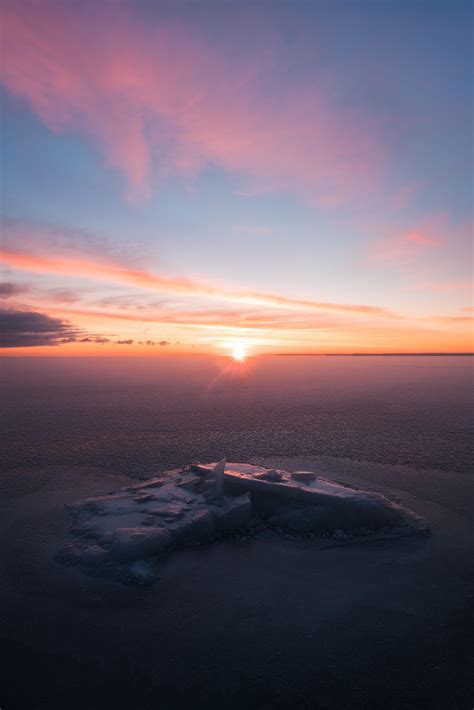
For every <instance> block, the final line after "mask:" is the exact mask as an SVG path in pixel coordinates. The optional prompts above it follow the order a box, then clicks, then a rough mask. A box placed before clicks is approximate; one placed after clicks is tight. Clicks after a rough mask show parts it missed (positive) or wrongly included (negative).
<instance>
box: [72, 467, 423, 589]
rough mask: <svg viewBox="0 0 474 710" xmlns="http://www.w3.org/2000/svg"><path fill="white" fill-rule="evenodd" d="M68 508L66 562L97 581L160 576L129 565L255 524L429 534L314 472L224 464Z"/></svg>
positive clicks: (331, 532)
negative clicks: (106, 577) (70, 523)
mask: <svg viewBox="0 0 474 710" xmlns="http://www.w3.org/2000/svg"><path fill="white" fill-rule="evenodd" d="M67 508H68V510H69V512H70V514H71V516H72V518H73V528H72V530H71V541H70V542H68V543H67V544H65V545H64V546H63V547H62V549H61V550H60V553H59V555H58V557H59V559H60V560H61V561H62V562H65V563H66V564H78V565H79V566H80V567H81V568H82V569H84V570H85V571H86V572H88V573H90V574H105V575H115V576H118V577H119V578H124V575H125V578H126V579H127V580H130V579H132V580H133V579H139V580H140V581H139V583H145V581H146V580H147V579H149V580H153V579H154V578H155V577H154V576H153V575H152V574H151V573H150V574H148V573H147V574H138V573H137V571H136V570H137V569H140V570H142V567H143V566H142V567H137V568H136V567H134V568H133V570H135V571H133V570H132V571H131V567H130V565H134V564H135V566H136V563H137V561H139V560H150V559H153V558H157V557H159V556H160V555H162V554H163V553H165V552H167V551H170V550H173V549H177V548H179V547H183V546H187V545H193V544H200V543H203V542H209V541H212V540H214V539H216V538H217V537H219V536H220V535H222V534H223V533H228V532H238V531H242V530H245V529H246V527H247V526H248V524H249V521H250V519H251V517H252V518H255V519H256V520H258V521H259V524H262V523H263V524H264V525H267V526H268V527H270V528H273V529H277V530H279V531H286V532H291V533H296V534H304V535H307V534H316V535H324V536H333V537H334V538H336V539H338V540H340V539H346V538H348V537H351V536H354V535H368V534H373V533H376V532H380V531H384V532H387V531H389V532H390V533H391V534H406V533H413V532H423V531H426V525H425V524H424V522H423V521H422V520H421V519H420V518H418V517H417V516H415V515H414V514H413V513H411V512H410V511H408V510H405V509H404V508H402V507H400V506H399V505H396V504H395V503H393V502H391V501H390V500H388V499H387V498H385V497H384V496H382V495H380V494H378V493H373V492H370V491H361V490H358V489H355V488H351V487H349V486H346V485H341V484H339V483H334V482H333V481H329V480H327V479H325V478H323V477H321V476H320V475H317V474H316V473H314V472H312V471H296V472H294V473H291V472H288V471H284V470H280V469H278V470H277V469H268V468H264V467H263V466H252V465H250V464H244V463H225V461H224V460H222V461H220V462H219V463H218V464H215V463H205V464H192V465H191V466H189V468H188V469H187V470H182V471H170V472H168V473H167V474H163V475H162V476H160V478H156V479H151V480H149V481H146V482H143V483H140V484H136V485H133V486H129V487H127V488H124V489H120V490H118V491H115V492H113V493H111V494H109V495H105V496H99V497H96V498H88V499H86V500H83V501H79V502H77V503H73V504H71V505H69V506H67ZM128 567H130V569H129V571H128V572H127V571H126V568H128ZM143 569H145V568H143ZM146 569H147V570H148V569H149V566H147V567H146ZM144 580H145V581H144ZM137 583H138V582H137Z"/></svg>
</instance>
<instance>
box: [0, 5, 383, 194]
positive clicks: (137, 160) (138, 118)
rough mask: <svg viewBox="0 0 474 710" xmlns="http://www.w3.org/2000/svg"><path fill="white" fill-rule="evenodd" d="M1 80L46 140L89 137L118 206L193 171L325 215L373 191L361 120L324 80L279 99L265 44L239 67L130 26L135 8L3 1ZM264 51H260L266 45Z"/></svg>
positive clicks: (173, 33) (163, 32) (184, 32)
mask: <svg viewBox="0 0 474 710" xmlns="http://www.w3.org/2000/svg"><path fill="white" fill-rule="evenodd" d="M2 15H3V21H4V27H5V30H4V33H5V41H4V52H3V56H4V61H3V63H2V68H1V74H0V76H1V80H2V81H3V83H4V85H5V86H6V88H7V89H8V90H9V91H10V92H12V93H13V94H15V95H16V96H18V97H21V98H22V99H24V100H25V101H26V102H27V103H28V105H29V107H30V108H31V110H32V111H33V112H34V113H35V114H36V116H38V117H39V118H40V119H41V120H42V121H43V122H44V123H45V124H46V125H47V126H48V127H49V128H50V129H51V130H53V131H56V132H65V131H67V132H69V133H76V134H80V135H85V136H87V137H88V138H90V139H92V140H93V142H94V143H95V144H96V146H97V147H98V149H99V150H100V152H101V153H102V154H103V156H104V157H105V160H106V163H107V165H109V166H110V167H111V168H114V169H117V170H118V171H120V172H121V173H122V174H123V175H124V176H125V177H126V181H127V185H128V193H127V194H128V197H129V198H130V199H143V198H146V197H148V196H149V195H150V194H151V191H152V188H153V185H154V180H155V179H156V177H157V176H161V177H166V176H167V175H168V174H176V175H179V176H181V177H184V178H190V177H192V176H194V175H196V174H197V173H198V172H199V171H200V170H202V169H203V168H204V167H205V166H207V165H216V166H218V167H219V168H223V169H225V170H230V171H233V172H236V173H238V174H239V175H241V176H242V178H243V180H244V183H245V185H246V189H248V190H251V191H260V190H280V189H289V190H297V191H298V192H299V193H300V194H302V195H303V196H304V197H305V198H306V199H307V200H309V201H310V202H319V203H323V204H334V205H335V204H339V203H343V202H345V201H347V200H351V199H353V198H354V197H356V196H358V197H360V195H361V194H363V193H365V192H367V191H370V190H371V189H372V188H373V187H374V185H376V184H377V179H376V178H377V175H378V169H379V167H380V161H381V155H380V150H379V148H378V147H377V145H376V143H375V141H374V138H373V136H374V132H375V126H374V125H373V124H372V122H371V121H370V120H369V118H368V117H363V116H361V115H360V114H358V113H356V112H353V111H351V110H350V109H348V108H341V107H335V106H334V105H333V103H332V101H331V99H330V96H329V91H328V90H327V89H326V88H324V83H323V82H322V81H321V83H320V84H318V83H316V82H315V81H313V82H312V83H306V84H303V83H299V84H298V83H297V82H296V81H295V83H294V84H293V86H291V87H288V86H286V87H285V88H284V89H283V88H282V87H281V86H280V85H279V84H278V82H277V81H275V79H274V77H275V76H278V71H279V68H278V60H277V53H276V52H274V51H273V48H272V42H270V43H269V46H265V47H262V48H261V50H260V51H259V52H256V51H252V52H250V55H249V56H248V57H247V58H246V60H240V61H235V57H233V56H232V52H231V51H228V50H226V49H225V47H220V48H219V49H216V48H215V47H211V46H210V45H209V44H208V43H207V42H206V41H205V40H204V38H203V37H201V36H200V35H199V34H198V33H197V32H196V31H192V30H190V29H189V28H187V27H185V26H183V25H180V24H178V23H174V22H170V21H169V20H164V19H163V18H159V19H157V20H156V21H155V22H154V23H153V24H152V26H150V25H149V24H147V23H146V22H145V21H143V19H140V17H139V15H138V14H137V6H132V5H129V6H125V5H122V4H119V3H113V22H110V19H111V17H112V13H111V10H110V6H109V5H108V4H107V3H106V4H105V5H100V4H97V5H91V4H89V3H86V4H85V5H83V6H81V5H80V4H79V3H52V2H49V1H48V0H44V1H43V2H38V3H16V4H15V3H7V4H4V5H3V6H2ZM272 41H273V40H272Z"/></svg>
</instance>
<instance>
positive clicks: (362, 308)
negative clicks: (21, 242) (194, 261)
mask: <svg viewBox="0 0 474 710" xmlns="http://www.w3.org/2000/svg"><path fill="white" fill-rule="evenodd" d="M1 260H2V261H3V263H4V264H5V265H7V266H10V267H11V268H14V269H19V270H22V271H28V272H33V273H49V274H61V275H69V276H76V277H81V278H88V279H99V280H104V281H107V282H112V283H116V284H121V285H128V286H134V287H138V288H142V289H150V290H153V291H159V292H161V293H170V294H180V295H183V296H197V297H206V298H212V299H217V300H222V301H231V302H234V303H246V304H251V305H259V306H266V307H269V308H287V309H300V310H310V311H336V312H341V313H352V314H354V315H361V316H382V317H384V318H387V317H388V318H393V317H394V314H392V313H391V312H389V311H388V310H387V309H385V308H382V307H379V306H371V305H363V304H344V303H332V302H327V301H312V300H309V299H299V298H290V297H287V296H281V295H277V294H272V293H263V292H258V291H247V290H237V289H229V288H227V287H218V286H213V285H210V284H207V283H204V282H202V281H197V280H193V279H187V278H181V277H170V276H163V275H160V274H153V273H151V272H148V271H145V270H141V269H130V268H127V267H126V266H123V265H120V264H116V263H113V262H101V261H94V260H93V259H91V258H87V257H83V258H79V257H74V258H68V257H67V256H60V257H53V256H41V255H39V254H32V253H26V252H21V251H15V250H13V249H9V248H5V249H3V250H2V253H1Z"/></svg>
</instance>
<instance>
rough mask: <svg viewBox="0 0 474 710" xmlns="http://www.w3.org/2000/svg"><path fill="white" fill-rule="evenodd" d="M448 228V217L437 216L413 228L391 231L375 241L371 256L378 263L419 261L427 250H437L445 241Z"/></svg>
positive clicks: (401, 263) (372, 245)
mask: <svg viewBox="0 0 474 710" xmlns="http://www.w3.org/2000/svg"><path fill="white" fill-rule="evenodd" d="M447 228H448V219H447V216H446V215H444V214H443V215H435V216H433V217H430V218H428V219H426V220H424V221H423V222H420V223H419V224H416V225H415V226H413V227H409V228H405V229H394V228H392V229H390V230H389V233H388V234H387V236H385V237H383V238H381V239H378V240H376V241H374V242H373V243H372V244H371V246H370V252H369V253H370V256H371V258H372V259H374V260H377V261H388V262H391V263H394V264H400V265H403V264H406V263H409V262H412V261H414V260H416V259H418V258H419V257H420V256H422V255H424V254H425V253H426V250H427V249H433V248H437V247H439V246H441V245H442V243H443V241H444V240H445V238H446V237H445V236H444V232H445V231H446V230H447Z"/></svg>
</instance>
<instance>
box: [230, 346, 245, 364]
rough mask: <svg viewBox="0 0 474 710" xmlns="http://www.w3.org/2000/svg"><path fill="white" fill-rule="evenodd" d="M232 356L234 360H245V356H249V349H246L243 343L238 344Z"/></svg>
mask: <svg viewBox="0 0 474 710" xmlns="http://www.w3.org/2000/svg"><path fill="white" fill-rule="evenodd" d="M232 357H233V358H234V360H236V361H237V362H243V361H244V360H245V358H246V357H247V351H246V350H245V348H244V346H243V345H236V346H235V347H234V348H233V349H232Z"/></svg>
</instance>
